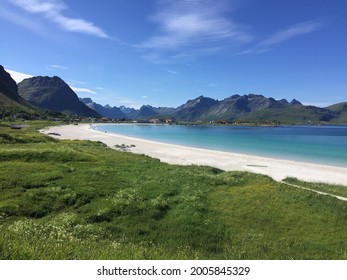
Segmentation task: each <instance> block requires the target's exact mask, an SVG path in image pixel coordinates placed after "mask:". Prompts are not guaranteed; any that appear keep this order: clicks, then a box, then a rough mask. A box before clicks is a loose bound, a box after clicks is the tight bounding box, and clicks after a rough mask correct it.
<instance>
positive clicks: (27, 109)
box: [0, 65, 39, 118]
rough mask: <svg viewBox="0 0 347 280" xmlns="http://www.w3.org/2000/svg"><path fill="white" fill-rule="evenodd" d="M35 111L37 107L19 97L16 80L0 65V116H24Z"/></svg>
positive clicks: (28, 115)
mask: <svg viewBox="0 0 347 280" xmlns="http://www.w3.org/2000/svg"><path fill="white" fill-rule="evenodd" d="M36 113H39V112H38V108H35V107H34V106H32V105H31V104H30V103H29V102H27V101H26V100H24V99H23V98H21V97H20V95H19V94H18V87H17V84H16V82H15V81H14V80H13V79H12V77H11V75H10V74H9V73H7V72H6V71H5V69H4V67H3V66H1V65H0V118H3V117H7V116H11V115H18V116H21V117H24V118H26V117H30V116H32V115H34V114H36Z"/></svg>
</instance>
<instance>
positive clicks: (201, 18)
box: [138, 0, 253, 63]
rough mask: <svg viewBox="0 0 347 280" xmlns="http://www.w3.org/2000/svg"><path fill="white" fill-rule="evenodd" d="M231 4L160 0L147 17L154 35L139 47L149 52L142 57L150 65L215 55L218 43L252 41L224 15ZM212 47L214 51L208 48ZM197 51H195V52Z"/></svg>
mask: <svg viewBox="0 0 347 280" xmlns="http://www.w3.org/2000/svg"><path fill="white" fill-rule="evenodd" d="M232 3H233V1H225V0H176V1H170V0H162V1H159V0H158V1H157V11H156V13H155V14H154V15H152V16H151V17H150V20H151V21H152V22H153V23H155V24H156V26H157V32H156V34H153V35H152V36H150V37H149V38H148V39H147V40H145V41H144V42H142V43H140V44H138V47H139V48H142V49H144V50H147V51H149V53H147V54H146V55H145V56H144V57H145V58H146V59H148V60H151V61H152V62H154V63H161V62H165V59H166V58H170V59H169V60H171V61H173V60H174V58H176V59H178V60H180V59H181V58H182V57H183V56H185V57H196V56H198V55H203V54H204V51H203V49H204V48H207V49H209V51H208V52H205V54H206V53H211V50H212V49H213V50H214V53H216V52H217V53H218V52H219V51H220V50H221V48H220V47H216V46H219V45H220V44H221V43H222V42H223V43H225V42H226V41H227V42H229V43H244V42H249V41H251V40H252V39H253V38H252V36H251V35H250V34H249V32H248V31H247V28H245V26H244V25H241V24H238V23H236V22H234V21H233V20H231V19H230V18H228V17H226V16H225V12H226V11H228V10H230V7H232ZM212 46H213V47H214V48H212ZM197 49H198V50H197Z"/></svg>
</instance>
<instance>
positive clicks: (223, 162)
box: [41, 124, 347, 185]
mask: <svg viewBox="0 0 347 280" xmlns="http://www.w3.org/2000/svg"><path fill="white" fill-rule="evenodd" d="M41 132H42V133H45V134H49V133H56V134H59V135H60V136H58V135H51V136H52V137H55V138H57V139H80V140H92V141H101V142H103V143H105V144H106V145H107V146H109V147H111V148H115V145H122V144H125V145H127V146H131V145H134V146H135V147H129V148H128V149H127V150H128V151H131V152H133V153H136V154H145V155H148V156H150V157H153V158H158V159H160V160H161V161H162V162H166V163H171V164H180V165H192V164H195V165H207V166H213V167H217V168H220V169H222V170H225V171H236V170H238V171H249V172H254V173H260V174H265V175H268V176H270V177H272V178H273V179H275V180H277V181H281V180H283V179H284V178H286V177H296V178H298V179H300V180H304V181H308V182H325V183H331V184H342V185H347V168H344V167H335V166H329V165H321V164H313V163H306V162H297V161H290V160H281V159H273V158H266V157H260V156H253V155H245V154H239V153H229V152H221V151H214V150H207V149H198V148H191V147H185V146H179V145H172V144H166V143H161V142H154V141H148V140H144V139H139V138H132V137H126V136H123V135H116V134H111V133H106V132H101V131H96V130H93V129H91V127H90V125H89V124H79V125H64V126H57V127H48V128H46V129H43V130H41Z"/></svg>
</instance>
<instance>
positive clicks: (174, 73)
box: [166, 69, 179, 75]
mask: <svg viewBox="0 0 347 280" xmlns="http://www.w3.org/2000/svg"><path fill="white" fill-rule="evenodd" d="M166 72H168V73H170V74H172V75H178V74H179V73H178V72H177V71H175V70H171V69H168V70H166Z"/></svg>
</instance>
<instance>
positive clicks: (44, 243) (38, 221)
mask: <svg viewBox="0 0 347 280" xmlns="http://www.w3.org/2000/svg"><path fill="white" fill-rule="evenodd" d="M32 127H33V124H31V127H28V128H25V129H22V130H21V131H14V130H10V129H9V128H8V125H5V124H3V125H0V259H347V203H346V202H343V201H339V200H337V199H335V198H332V197H327V196H322V195H318V194H315V193H313V192H309V191H305V190H301V189H297V188H294V187H293V188H291V187H289V186H287V185H283V184H281V183H277V182H275V181H273V180H272V179H271V178H269V177H267V176H262V175H256V174H252V173H245V172H223V171H221V170H218V169H215V168H211V167H199V166H190V167H186V166H176V165H169V164H165V163H161V162H160V161H159V160H156V159H152V158H149V157H147V156H141V155H135V154H131V153H126V152H119V151H115V150H111V149H109V148H107V147H105V146H104V145H103V144H101V143H96V142H90V141H58V140H54V139H51V138H49V137H47V136H44V135H41V134H39V133H36V132H33V131H31V130H32Z"/></svg>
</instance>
